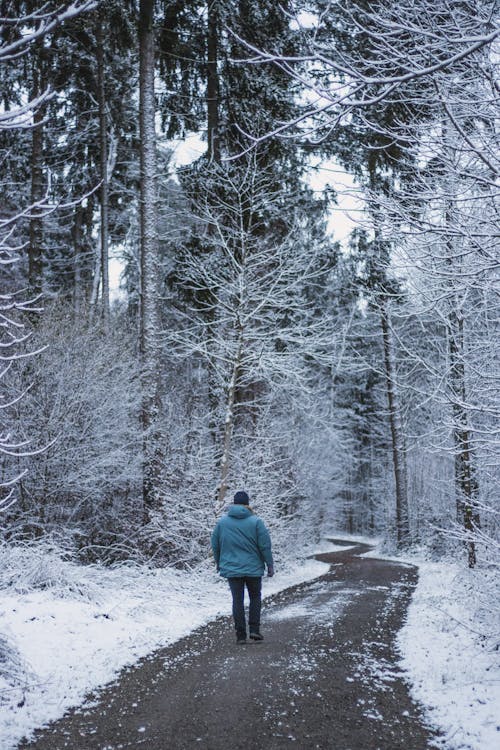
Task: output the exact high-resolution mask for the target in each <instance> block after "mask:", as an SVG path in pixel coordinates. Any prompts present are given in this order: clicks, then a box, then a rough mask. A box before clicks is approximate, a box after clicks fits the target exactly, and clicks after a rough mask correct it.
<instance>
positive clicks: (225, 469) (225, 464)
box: [215, 330, 243, 512]
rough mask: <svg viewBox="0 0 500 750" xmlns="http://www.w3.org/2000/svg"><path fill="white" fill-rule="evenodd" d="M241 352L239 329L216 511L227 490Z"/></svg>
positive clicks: (225, 423) (228, 399) (241, 338)
mask: <svg viewBox="0 0 500 750" xmlns="http://www.w3.org/2000/svg"><path fill="white" fill-rule="evenodd" d="M242 353H243V331H241V330H240V331H239V334H238V344H237V347H236V354H235V357H234V360H233V371H232V373H231V380H230V381H229V388H228V392H227V404H226V418H225V421H224V439H223V449H222V458H221V463H220V484H219V489H218V492H217V502H216V508H215V510H216V512H218V511H219V510H220V509H221V507H222V505H223V504H224V498H225V497H226V493H227V490H228V485H227V478H228V475H229V468H230V458H231V441H232V437H233V431H234V404H235V395H236V388H237V385H238V373H239V370H240V367H241V355H242Z"/></svg>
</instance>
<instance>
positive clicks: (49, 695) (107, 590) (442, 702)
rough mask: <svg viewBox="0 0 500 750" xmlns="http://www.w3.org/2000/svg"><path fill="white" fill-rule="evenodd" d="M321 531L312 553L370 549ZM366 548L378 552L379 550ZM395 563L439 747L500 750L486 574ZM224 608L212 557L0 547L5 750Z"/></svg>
mask: <svg viewBox="0 0 500 750" xmlns="http://www.w3.org/2000/svg"><path fill="white" fill-rule="evenodd" d="M325 536H326V539H325V540H324V541H323V542H322V543H321V545H319V547H318V550H314V552H316V553H318V552H333V551H336V550H339V549H347V548H348V547H347V546H343V547H341V546H339V545H335V544H332V543H331V542H329V541H328V537H330V538H343V539H345V540H346V545H347V543H350V545H353V544H354V543H355V542H357V541H360V542H367V543H372V544H373V540H370V539H366V538H363V537H359V536H357V537H347V536H346V535H345V534H340V533H334V532H332V533H331V534H327V535H325ZM368 555H369V556H377V557H385V555H384V554H383V553H381V552H380V550H378V549H376V550H375V551H373V552H371V553H368ZM391 559H395V560H398V561H399V562H403V563H404V562H408V563H412V564H415V565H418V566H419V582H418V585H417V588H416V591H415V592H414V595H413V598H412V602H411V604H410V608H409V613H408V620H407V623H406V625H405V627H404V628H403V630H402V631H401V633H400V636H399V645H400V649H401V653H402V665H403V667H404V669H405V670H406V673H407V675H408V681H409V682H410V683H411V690H412V694H413V696H414V698H415V699H416V700H418V701H420V702H421V703H422V704H423V705H424V707H425V710H426V713H427V719H428V720H429V722H430V723H431V724H433V725H434V726H436V727H439V728H440V729H441V730H442V731H443V733H444V736H445V740H444V744H443V747H445V748H447V749H448V750H466V749H467V750H496V748H497V747H499V746H500V665H499V659H498V657H499V653H500V652H499V651H498V640H499V623H498V622H495V619H494V612H493V610H492V607H491V605H492V602H494V601H495V591H494V585H495V584H494V580H495V579H494V577H493V575H492V574H488V573H487V572H486V571H485V570H481V569H478V570H476V571H468V570H467V569H466V568H464V567H463V566H460V565H458V564H457V563H447V562H427V561H425V559H424V558H423V557H422V558H418V557H414V556H405V557H400V556H398V557H394V558H391ZM326 570H327V566H326V565H325V564H323V563H319V562H317V561H314V560H308V561H307V562H305V563H303V564H301V565H297V566H295V567H294V568H293V569H289V570H287V571H286V572H282V571H279V572H278V574H277V575H276V576H275V577H274V578H273V579H266V578H265V579H264V596H269V595H270V594H272V593H275V592H277V591H280V590H282V589H284V588H287V587H288V586H292V585H294V584H296V583H299V582H301V581H305V580H310V579H312V578H315V577H317V576H319V575H321V574H322V573H324V572H325V571H326ZM488 576H490V578H488ZM496 607H497V609H496V612H497V616H498V605H496ZM229 612H230V598H229V595H228V590H227V586H226V584H225V582H224V581H222V580H221V579H220V578H219V577H218V576H216V575H215V573H214V571H213V569H212V568H211V567H210V566H209V565H208V564H207V565H206V566H205V567H200V568H198V569H196V570H193V571H191V572H180V571H175V570H171V569H165V570H145V569H144V568H139V567H136V566H122V567H119V568H115V569H111V570H110V569H106V568H102V567H99V566H88V567H81V566H78V565H75V564H73V563H70V562H64V561H62V560H61V559H60V558H59V557H58V556H57V554H56V553H50V552H47V551H44V550H42V549H40V551H39V552H36V550H35V549H34V548H31V549H29V550H17V551H16V550H9V549H8V548H4V549H2V550H0V747H1V748H2V750H9V749H10V748H15V747H16V745H17V743H18V742H19V740H20V739H21V737H22V736H24V735H25V734H28V735H29V733H30V732H31V731H32V730H33V729H34V728H36V727H38V726H41V725H43V724H44V723H46V722H47V721H50V720H53V719H57V718H58V717H60V716H62V714H63V713H64V712H65V711H66V709H68V708H69V707H70V706H75V705H78V704H80V703H81V702H82V701H83V699H84V697H85V695H86V694H87V693H88V692H89V691H91V690H92V689H94V688H96V687H98V686H101V685H103V684H105V683H106V682H109V681H110V680H112V679H113V677H115V676H116V674H117V672H118V671H119V670H120V669H121V668H122V667H124V666H126V665H128V664H132V663H134V662H135V661H137V660H138V659H139V658H141V657H142V656H145V655H147V654H148V653H150V652H151V651H153V650H154V649H156V648H158V647H160V646H162V645H166V644H168V643H172V642H173V641H175V640H176V639H178V638H181V637H182V636H184V635H187V634H188V633H189V632H191V631H192V630H193V629H195V628H196V627H199V626H201V625H203V624H205V623H206V622H209V621H210V620H212V619H213V618H214V617H216V616H218V615H219V614H226V615H227V614H229Z"/></svg>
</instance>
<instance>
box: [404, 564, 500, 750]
mask: <svg viewBox="0 0 500 750" xmlns="http://www.w3.org/2000/svg"><path fill="white" fill-rule="evenodd" d="M418 566H419V582H418V585H417V588H416V590H415V592H414V594H413V599H412V602H411V604H410V608H409V613H408V621H407V624H406V625H405V627H404V628H403V630H402V631H401V633H400V635H399V646H400V648H401V652H402V654H403V667H404V669H405V670H406V671H407V674H408V677H409V679H410V680H411V683H412V696H413V697H414V698H415V699H416V700H418V701H420V702H421V703H422V704H423V705H424V706H425V707H426V718H427V719H428V720H429V722H430V723H432V724H433V725H434V726H437V727H439V728H440V729H441V730H442V731H443V732H444V741H443V747H445V748H447V749H449V750H465V749H466V748H467V750H469V749H471V750H496V748H498V747H500V660H499V651H498V617H497V618H496V619H497V621H496V622H495V621H494V620H493V617H492V618H491V620H490V623H489V625H490V627H491V629H490V630H489V629H488V622H484V621H483V622H478V615H477V612H478V607H477V599H476V597H475V596H474V591H476V592H477V591H478V590H479V589H480V588H481V586H482V583H481V582H480V581H471V580H470V578H474V577H476V578H478V579H479V578H480V576H481V575H482V571H480V570H478V571H476V572H469V571H467V570H464V568H463V566H460V565H458V564H452V563H443V562H439V563H429V562H419V563H418ZM464 579H465V581H464ZM471 583H472V585H473V589H472V591H471V589H470V588H469V584H471ZM474 584H475V585H474ZM491 593H492V592H491V591H490V596H491ZM491 601H492V602H494V599H491ZM494 606H495V605H494ZM496 606H497V607H498V605H496ZM492 614H493V613H491V611H490V615H492ZM497 616H498V609H497ZM494 629H496V639H495V638H494V637H493V636H494V635H495V634H494V632H493V631H494Z"/></svg>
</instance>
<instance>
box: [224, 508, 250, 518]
mask: <svg viewBox="0 0 500 750" xmlns="http://www.w3.org/2000/svg"><path fill="white" fill-rule="evenodd" d="M227 515H228V516H231V518H247V516H250V515H252V511H251V510H250V508H249V507H248V505H231V506H230V508H229V510H228V512H227Z"/></svg>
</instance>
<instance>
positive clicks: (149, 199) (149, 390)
mask: <svg viewBox="0 0 500 750" xmlns="http://www.w3.org/2000/svg"><path fill="white" fill-rule="evenodd" d="M139 56H140V63H139V130H140V172H141V188H140V204H141V208H140V213H141V306H140V317H141V328H140V344H141V356H142V394H143V395H142V428H143V508H144V522H145V523H148V522H149V520H150V513H151V510H153V509H154V508H155V507H157V505H158V480H159V466H158V448H159V445H158V435H157V432H156V424H157V421H158V412H159V388H158V341H157V336H158V312H157V304H158V301H157V286H156V285H157V279H158V235H157V216H156V214H157V210H156V209H157V207H156V201H157V189H156V134H155V88H154V75H155V39H154V0H141V2H140V10H139Z"/></svg>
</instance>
